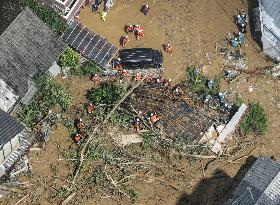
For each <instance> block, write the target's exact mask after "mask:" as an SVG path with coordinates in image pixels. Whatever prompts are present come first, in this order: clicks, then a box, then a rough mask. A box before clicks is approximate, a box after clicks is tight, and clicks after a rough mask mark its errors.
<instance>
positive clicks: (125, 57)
mask: <svg viewBox="0 0 280 205" xmlns="http://www.w3.org/2000/svg"><path fill="white" fill-rule="evenodd" d="M119 54H120V55H119V57H120V59H121V64H122V67H123V68H126V69H139V68H140V69H144V68H156V69H159V68H162V62H163V56H162V53H161V52H160V51H158V50H153V49H151V48H133V49H123V50H120V51H119Z"/></svg>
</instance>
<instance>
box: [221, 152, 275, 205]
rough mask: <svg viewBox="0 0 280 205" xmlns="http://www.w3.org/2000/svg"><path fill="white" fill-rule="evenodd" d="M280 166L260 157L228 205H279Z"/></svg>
mask: <svg viewBox="0 0 280 205" xmlns="http://www.w3.org/2000/svg"><path fill="white" fill-rule="evenodd" d="M279 173H280V164H279V163H277V162H276V161H274V160H271V159H269V158H265V157H260V158H258V159H257V161H256V162H255V164H254V165H253V166H252V168H251V169H250V170H249V171H248V173H247V174H246V176H245V177H244V178H243V180H242V181H241V182H240V183H239V185H238V186H237V188H236V189H235V190H234V192H233V197H232V199H230V200H229V201H228V202H227V203H226V205H279V203H280V195H279V188H280V186H279V185H280V183H279V182H280V174H279Z"/></svg>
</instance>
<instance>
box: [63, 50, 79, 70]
mask: <svg viewBox="0 0 280 205" xmlns="http://www.w3.org/2000/svg"><path fill="white" fill-rule="evenodd" d="M60 63H61V65H62V66H64V67H70V68H76V67H77V66H78V65H79V63H80V59H79V54H78V53H77V52H75V51H74V50H73V49H72V48H67V49H66V50H65V51H64V52H63V53H62V54H61V56H60Z"/></svg>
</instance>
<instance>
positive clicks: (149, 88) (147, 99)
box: [122, 78, 229, 141]
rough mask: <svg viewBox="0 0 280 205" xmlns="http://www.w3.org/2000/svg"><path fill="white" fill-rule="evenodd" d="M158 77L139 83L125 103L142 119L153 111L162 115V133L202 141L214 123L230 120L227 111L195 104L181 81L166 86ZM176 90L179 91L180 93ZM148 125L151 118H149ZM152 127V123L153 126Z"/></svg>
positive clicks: (126, 107)
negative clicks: (171, 85)
mask: <svg viewBox="0 0 280 205" xmlns="http://www.w3.org/2000/svg"><path fill="white" fill-rule="evenodd" d="M159 82H160V81H159V80H158V78H157V79H152V80H151V81H150V82H147V83H144V84H143V85H142V86H139V87H138V88H137V89H135V91H134V92H133V94H132V95H131V96H130V97H129V98H128V99H127V100H126V102H124V103H123V105H122V106H123V109H125V110H127V111H128V112H130V113H133V114H134V115H140V117H141V118H142V119H145V120H146V119H149V116H150V114H151V113H157V115H158V116H160V119H161V120H160V123H159V124H160V126H159V128H160V129H161V132H162V133H163V134H164V136H166V137H168V138H173V139H174V138H177V137H180V138H186V139H187V140H197V141H199V140H200V138H201V137H202V135H203V133H204V132H205V131H206V130H207V129H208V127H210V126H211V124H213V123H214V122H220V121H225V120H228V116H229V115H228V113H221V112H219V110H214V109H211V108H209V107H205V106H204V107H199V106H197V105H195V104H194V102H193V101H192V100H191V98H190V97H189V96H188V94H187V93H185V92H184V90H186V88H185V87H184V85H182V84H177V85H175V86H173V87H170V88H165V87H164V85H163V84H161V83H159ZM176 90H177V91H178V92H179V90H180V92H179V93H177V92H176ZM146 122H147V124H148V125H149V124H150V123H149V120H147V121H146ZM150 127H151V128H152V125H151V126H150Z"/></svg>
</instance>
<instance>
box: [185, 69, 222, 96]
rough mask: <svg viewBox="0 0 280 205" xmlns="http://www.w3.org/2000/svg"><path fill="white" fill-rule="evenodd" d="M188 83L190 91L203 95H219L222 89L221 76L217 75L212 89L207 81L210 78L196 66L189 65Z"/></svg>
mask: <svg viewBox="0 0 280 205" xmlns="http://www.w3.org/2000/svg"><path fill="white" fill-rule="evenodd" d="M186 72H187V78H188V79H187V81H186V83H187V85H188V88H189V91H190V92H192V93H194V94H196V95H198V96H200V97H203V96H205V95H208V94H210V95H217V94H218V93H219V91H220V77H219V76H215V78H214V85H213V88H212V89H209V88H208V86H207V83H208V81H209V79H208V78H206V77H205V76H203V75H202V74H201V73H200V72H199V71H198V70H197V69H196V68H195V67H194V66H191V67H189V68H188V69H187V70H186Z"/></svg>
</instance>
